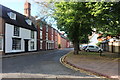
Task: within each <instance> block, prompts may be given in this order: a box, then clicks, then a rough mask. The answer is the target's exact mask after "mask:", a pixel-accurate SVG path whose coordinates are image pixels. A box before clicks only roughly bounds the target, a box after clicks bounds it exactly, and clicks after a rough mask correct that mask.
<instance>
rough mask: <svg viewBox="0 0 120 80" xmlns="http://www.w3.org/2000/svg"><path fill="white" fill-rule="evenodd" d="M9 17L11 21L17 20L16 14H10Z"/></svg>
mask: <svg viewBox="0 0 120 80" xmlns="http://www.w3.org/2000/svg"><path fill="white" fill-rule="evenodd" d="M8 16H9V17H10V19H13V20H16V14H15V13H13V12H9V13H8Z"/></svg>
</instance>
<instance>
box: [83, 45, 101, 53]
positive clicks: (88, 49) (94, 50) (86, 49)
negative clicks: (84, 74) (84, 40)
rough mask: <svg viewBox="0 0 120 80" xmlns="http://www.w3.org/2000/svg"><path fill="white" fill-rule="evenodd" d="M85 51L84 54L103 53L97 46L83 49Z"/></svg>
mask: <svg viewBox="0 0 120 80" xmlns="http://www.w3.org/2000/svg"><path fill="white" fill-rule="evenodd" d="M85 51H86V52H90V51H93V52H103V49H102V48H100V47H98V46H95V45H88V46H87V47H86V48H85Z"/></svg>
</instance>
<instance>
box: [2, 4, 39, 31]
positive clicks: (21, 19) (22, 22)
mask: <svg viewBox="0 0 120 80" xmlns="http://www.w3.org/2000/svg"><path fill="white" fill-rule="evenodd" d="M1 12H2V14H0V17H2V18H3V19H4V20H5V22H6V23H9V24H12V25H15V26H18V27H22V28H26V29H30V30H33V31H36V30H37V29H36V28H35V26H34V24H33V23H32V25H28V24H27V23H26V21H25V20H26V19H29V18H28V17H26V16H24V15H22V14H20V13H18V12H16V11H14V10H11V9H9V8H7V7H5V6H3V5H1V4H0V13H1ZM8 12H13V13H15V14H16V20H12V19H10V18H9V16H8V15H7V13H8Z"/></svg>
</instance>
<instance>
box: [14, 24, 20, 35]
mask: <svg viewBox="0 0 120 80" xmlns="http://www.w3.org/2000/svg"><path fill="white" fill-rule="evenodd" d="M14 36H20V27H17V26H14Z"/></svg>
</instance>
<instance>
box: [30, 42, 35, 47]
mask: <svg viewBox="0 0 120 80" xmlns="http://www.w3.org/2000/svg"><path fill="white" fill-rule="evenodd" d="M30 48H31V49H34V42H33V41H31V45H30Z"/></svg>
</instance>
